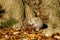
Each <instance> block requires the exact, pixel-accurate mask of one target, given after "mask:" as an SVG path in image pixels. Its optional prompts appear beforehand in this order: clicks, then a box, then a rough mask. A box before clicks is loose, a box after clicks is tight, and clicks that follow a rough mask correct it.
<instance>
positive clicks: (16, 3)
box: [0, 0, 24, 28]
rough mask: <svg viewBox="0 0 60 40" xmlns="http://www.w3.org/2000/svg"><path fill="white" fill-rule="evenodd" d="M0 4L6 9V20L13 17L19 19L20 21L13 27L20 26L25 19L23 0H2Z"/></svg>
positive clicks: (4, 16) (4, 17)
mask: <svg viewBox="0 0 60 40" xmlns="http://www.w3.org/2000/svg"><path fill="white" fill-rule="evenodd" d="M0 4H1V5H2V8H3V9H5V13H4V15H3V17H2V18H3V19H2V18H0V19H1V20H3V21H5V19H6V20H9V19H11V18H14V19H16V20H18V21H19V22H18V23H16V24H17V25H14V26H13V28H20V27H21V22H22V20H23V14H24V8H23V2H22V0H0Z"/></svg>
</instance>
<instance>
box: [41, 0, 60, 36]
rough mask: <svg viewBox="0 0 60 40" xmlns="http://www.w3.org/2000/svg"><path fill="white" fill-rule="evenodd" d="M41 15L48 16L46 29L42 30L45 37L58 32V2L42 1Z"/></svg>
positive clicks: (59, 25)
mask: <svg viewBox="0 0 60 40" xmlns="http://www.w3.org/2000/svg"><path fill="white" fill-rule="evenodd" d="M41 5H42V14H43V16H48V18H49V19H48V22H47V23H46V24H47V26H48V28H47V29H45V30H43V32H44V33H45V35H47V36H48V35H51V34H53V33H55V32H60V20H59V17H58V15H59V14H58V10H59V1H58V0H42V4H41Z"/></svg>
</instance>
